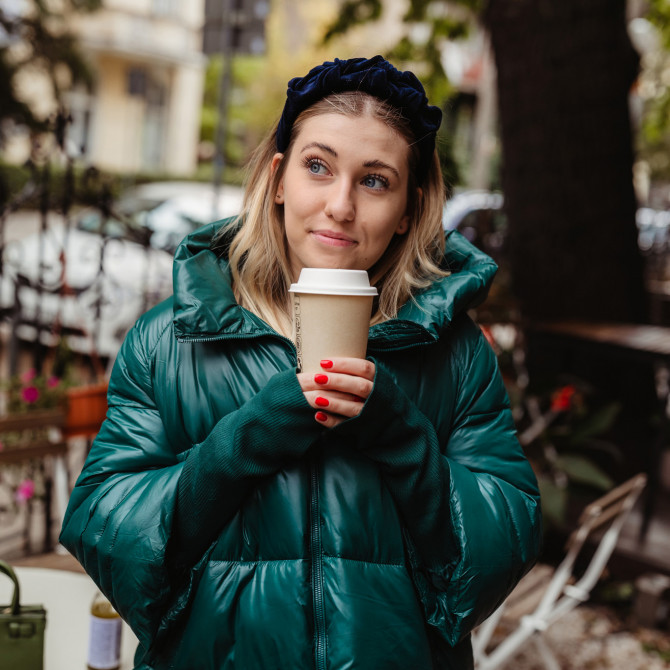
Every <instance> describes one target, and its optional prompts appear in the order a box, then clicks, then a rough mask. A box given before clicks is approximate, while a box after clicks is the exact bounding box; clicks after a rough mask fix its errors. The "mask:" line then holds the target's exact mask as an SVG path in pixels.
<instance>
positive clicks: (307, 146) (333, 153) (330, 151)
mask: <svg viewBox="0 0 670 670" xmlns="http://www.w3.org/2000/svg"><path fill="white" fill-rule="evenodd" d="M315 147H316V148H317V149H321V150H322V151H325V152H326V153H328V154H330V155H331V156H334V157H335V158H337V151H335V149H333V147H329V146H328V145H327V144H322V143H321V142H310V143H309V144H305V146H304V147H303V148H302V149H301V150H300V153H302V152H303V151H307V149H313V148H315Z"/></svg>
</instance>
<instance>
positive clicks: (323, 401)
mask: <svg viewBox="0 0 670 670" xmlns="http://www.w3.org/2000/svg"><path fill="white" fill-rule="evenodd" d="M314 402H315V403H316V404H317V405H318V406H319V407H328V405H330V403H329V402H328V398H322V397H321V396H319V397H318V398H317V399H316V400H315V401H314Z"/></svg>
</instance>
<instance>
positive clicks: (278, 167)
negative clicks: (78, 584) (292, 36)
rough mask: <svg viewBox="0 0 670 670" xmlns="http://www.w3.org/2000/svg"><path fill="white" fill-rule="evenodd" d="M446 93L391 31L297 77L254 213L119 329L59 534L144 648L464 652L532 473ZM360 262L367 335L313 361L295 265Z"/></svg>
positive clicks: (421, 660)
mask: <svg viewBox="0 0 670 670" xmlns="http://www.w3.org/2000/svg"><path fill="white" fill-rule="evenodd" d="M440 116H441V115H440V112H439V110H438V109H437V108H435V107H431V106H429V105H428V104H427V100H426V97H425V93H424V90H423V88H422V86H421V84H420V83H419V82H418V80H417V79H416V78H415V77H414V75H412V74H411V73H409V72H405V73H402V72H399V71H397V70H396V69H395V68H394V67H393V66H392V65H390V64H389V63H388V62H386V61H385V60H383V59H382V58H381V57H379V56H377V57H375V58H373V59H370V60H366V59H352V60H348V61H340V60H335V62H333V63H324V64H323V65H321V66H319V67H317V68H314V69H313V70H312V71H311V72H310V73H309V74H308V75H307V76H306V77H303V78H301V79H294V80H292V81H291V82H289V89H288V94H287V101H286V105H285V108H284V112H283V114H282V117H281V119H280V121H279V123H278V126H277V128H276V129H275V131H273V134H272V135H271V136H270V138H269V139H268V140H267V141H266V142H265V143H264V144H263V145H262V146H261V147H260V148H259V150H258V151H257V153H256V155H255V156H254V159H253V169H252V172H251V174H250V178H249V183H248V186H247V190H246V200H245V207H244V212H243V215H242V217H241V219H240V221H233V222H228V223H226V224H224V225H223V226H222V225H221V224H220V223H219V224H212V225H211V226H207V227H204V228H202V229H200V230H198V231H197V232H196V233H194V234H193V235H191V236H189V237H188V238H186V239H185V240H184V242H183V243H182V245H181V246H180V248H179V249H178V251H177V253H176V256H175V266H174V298H173V300H171V301H168V302H166V303H163V304H161V305H158V306H157V307H155V308H154V309H153V310H151V311H150V312H148V313H147V314H146V315H145V316H143V317H142V318H141V319H140V320H139V321H138V322H137V324H136V326H135V327H134V328H133V330H132V331H131V332H130V333H129V334H128V336H127V338H126V341H125V343H124V345H123V348H122V350H121V353H120V355H119V357H118V359H117V361H116V364H115V368H114V371H113V374H112V378H111V381H110V387H109V413H108V416H107V420H106V421H105V423H104V425H103V427H102V429H101V431H100V434H99V435H98V437H97V439H96V441H95V443H94V445H93V448H92V450H91V453H90V456H89V458H88V460H87V462H86V465H85V467H84V471H83V472H82V474H81V476H80V478H79V480H78V482H77V485H76V487H75V490H74V492H73V494H72V498H71V500H70V505H69V508H68V511H67V515H66V519H65V523H64V526H63V532H62V536H61V540H62V542H63V544H65V546H66V547H67V548H68V549H70V551H72V552H73V553H74V554H75V555H76V556H77V558H78V559H79V561H80V562H81V563H82V565H83V566H84V567H85V569H86V570H87V571H88V573H89V574H90V575H91V576H92V577H93V579H94V580H95V581H96V582H97V583H98V584H99V585H100V587H101V589H102V590H103V592H104V593H105V594H107V596H108V597H109V598H110V599H111V601H112V602H113V604H114V605H115V607H116V608H117V609H118V611H119V612H120V614H121V615H122V616H123V617H124V619H126V620H127V621H128V623H129V624H130V625H131V626H132V627H133V629H134V631H135V632H136V634H137V636H138V638H139V640H140V646H139V648H138V652H137V655H136V667H137V668H141V669H145V670H149V669H151V670H160V669H163V668H184V669H187V668H198V669H199V670H200V669H202V670H206V669H209V668H211V669H217V670H219V669H223V668H227V669H228V668H230V669H233V668H236V669H244V670H253V669H255V668H259V669H260V668H262V669H270V668H291V669H292V670H298V669H302V668H318V669H326V668H328V669H333V670H334V669H344V668H361V669H372V668H384V669H385V670H388V669H391V668H397V669H402V670H408V669H410V668H436V669H437V668H457V669H458V670H463V669H464V668H470V667H472V651H471V647H470V642H469V632H470V630H471V629H472V628H473V627H474V626H475V625H477V624H478V623H479V622H480V621H481V620H482V619H483V618H485V617H486V616H487V615H488V614H489V613H490V612H491V611H492V610H493V609H494V608H495V607H496V606H497V605H498V604H499V603H500V602H501V601H502V599H503V598H504V597H505V595H506V594H507V593H508V592H509V591H510V590H511V589H512V587H513V586H514V585H515V583H516V582H517V581H518V579H519V578H520V577H521V576H522V575H523V574H524V573H525V571H526V570H527V569H528V568H529V567H530V565H531V564H532V562H533V561H534V559H535V557H536V555H537V551H538V544H539V505H538V492H537V487H536V482H535V478H534V477H533V474H532V471H531V469H530V467H529V465H528V463H527V461H526V460H525V458H524V456H523V453H522V451H521V449H520V447H519V444H518V442H517V440H516V437H515V432H514V424H513V421H512V418H511V415H510V411H509V405H508V400H507V397H506V394H505V389H504V386H503V384H502V381H501V378H500V375H499V373H498V371H497V367H496V360H495V356H494V354H493V352H492V351H491V349H490V348H489V347H488V346H487V344H486V342H485V340H484V338H483V337H482V335H481V333H480V331H479V329H478V328H477V327H476V326H475V325H474V324H473V323H472V321H471V320H470V319H469V318H468V316H467V313H466V311H467V310H468V309H469V308H470V307H472V306H473V305H475V304H477V303H478V302H480V301H481V300H483V299H484V297H485V295H486V292H487V290H488V286H489V284H490V282H491V280H492V279H493V275H494V274H495V270H496V268H495V265H494V264H493V263H492V262H491V260H490V259H488V258H487V257H486V256H484V255H483V254H481V253H480V252H478V251H477V250H476V249H475V248H474V247H472V246H470V245H469V244H468V243H467V242H466V241H465V240H464V239H463V238H462V237H460V236H459V235H458V234H456V233H452V234H451V235H449V236H448V238H447V240H446V244H445V241H444V234H443V232H442V230H441V210H442V205H443V200H444V193H443V187H442V178H441V175H440V170H439V164H438V161H437V157H436V152H435V135H436V131H437V128H438V126H439V122H440ZM315 266H316V267H344V268H353V269H364V270H367V271H368V272H369V274H370V278H371V282H372V283H373V284H374V285H375V286H377V288H378V290H379V293H380V296H379V300H378V303H377V304H376V305H375V307H374V313H373V318H372V324H371V328H370V338H369V348H368V353H369V356H368V358H367V359H366V360H358V359H347V358H340V359H336V358H334V359H333V360H324V361H323V362H322V367H323V372H322V373H320V374H317V375H307V374H304V373H300V372H296V369H295V365H296V352H295V348H294V346H293V344H292V342H291V341H290V339H289V335H290V316H289V315H290V303H289V293H288V287H289V284H290V283H291V282H292V281H295V280H296V279H297V276H298V275H299V272H300V270H301V269H302V268H303V267H315Z"/></svg>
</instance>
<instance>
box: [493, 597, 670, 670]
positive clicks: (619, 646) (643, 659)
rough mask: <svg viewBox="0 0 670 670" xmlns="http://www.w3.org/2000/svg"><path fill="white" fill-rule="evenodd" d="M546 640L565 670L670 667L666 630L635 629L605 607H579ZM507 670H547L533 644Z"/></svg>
mask: <svg viewBox="0 0 670 670" xmlns="http://www.w3.org/2000/svg"><path fill="white" fill-rule="evenodd" d="M501 632H504V631H501ZM545 640H546V641H547V643H548V644H549V646H550V647H551V649H552V651H553V652H554V653H555V654H556V657H557V658H558V660H559V663H560V664H561V669H562V670H666V669H667V668H670V633H669V632H668V631H667V630H666V631H661V630H655V629H654V630H652V629H647V628H637V627H634V626H632V625H629V624H627V623H626V622H624V621H621V619H619V618H618V617H617V616H616V615H615V614H614V612H613V611H612V610H610V609H608V608H605V607H602V606H594V605H588V604H587V605H582V606H581V607H578V608H577V609H575V610H573V611H572V612H570V613H569V614H568V615H566V616H565V617H563V618H562V619H560V620H559V621H557V622H556V623H555V624H554V625H553V626H552V627H551V628H550V629H549V630H548V631H547V632H546V633H545ZM501 670H502V669H501ZM506 670H546V667H545V666H544V665H542V663H541V662H540V659H539V656H538V654H537V652H536V650H535V647H534V646H533V645H532V644H530V645H526V647H525V648H524V649H522V651H521V652H519V654H518V656H516V657H515V658H514V659H512V660H511V661H510V662H509V663H508V664H507V669H506Z"/></svg>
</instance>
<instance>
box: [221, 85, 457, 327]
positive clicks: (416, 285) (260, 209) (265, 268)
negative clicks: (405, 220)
mask: <svg viewBox="0 0 670 670" xmlns="http://www.w3.org/2000/svg"><path fill="white" fill-rule="evenodd" d="M333 112H336V113H339V114H344V115H345V116H351V117H360V116H366V115H367V116H371V117H372V118H376V119H379V120H381V121H383V122H384V123H385V124H386V125H387V126H388V127H389V128H391V129H393V130H395V131H396V132H398V133H399V134H400V135H401V136H402V137H403V138H405V139H406V140H407V142H408V144H409V147H410V151H409V183H408V194H407V195H408V203H407V212H408V215H409V229H408V231H407V233H405V234H404V235H395V236H394V237H393V239H392V240H391V243H390V244H389V246H388V248H387V249H386V251H385V252H384V255H383V256H382V257H381V259H380V260H379V261H378V262H377V263H376V264H375V265H374V266H373V267H372V268H370V270H369V274H370V283H371V284H372V285H373V286H376V287H377V289H378V291H379V298H378V299H377V300H376V303H375V306H374V308H373V314H372V319H371V324H374V323H379V322H381V321H385V320H387V319H390V318H393V317H394V316H396V315H397V313H398V310H399V309H400V307H401V306H402V305H403V304H404V303H405V302H407V300H409V299H410V298H411V297H412V295H413V293H415V292H416V291H418V290H420V289H422V288H425V287H427V286H429V285H430V284H431V283H432V282H433V281H434V280H435V279H436V278H438V277H441V276H444V275H445V274H448V273H447V272H446V271H444V270H442V269H441V268H440V259H441V257H442V254H443V248H444V233H443V230H442V208H443V205H444V200H445V189H444V183H443V181H442V174H441V170H440V164H439V160H438V157H437V152H433V157H432V163H431V165H430V166H429V168H428V170H427V174H426V177H425V178H424V179H423V182H422V183H420V184H419V183H417V181H416V173H417V164H418V160H419V153H418V150H417V149H416V147H414V141H415V138H414V136H413V134H412V132H411V130H410V127H409V123H408V122H407V120H406V119H404V118H403V116H402V115H401V113H400V111H399V110H397V109H396V108H394V107H392V106H390V105H388V104H387V103H385V102H384V101H383V100H380V99H378V98H375V97H374V96H371V95H369V94H367V93H363V92H359V91H348V92H344V93H337V94H333V95H330V96H328V97H326V98H324V99H322V100H320V101H318V102H316V103H315V104H314V105H312V106H311V107H309V108H307V109H306V110H304V111H303V112H302V113H301V114H300V116H298V118H297V119H296V121H295V123H294V124H293V129H292V133H291V141H290V143H289V146H288V148H287V150H286V153H285V155H284V158H283V159H282V160H281V161H280V163H279V166H278V167H277V169H276V170H274V172H273V171H272V169H271V163H272V158H273V157H274V155H275V154H276V153H277V149H276V146H275V133H276V126H275V128H274V129H273V130H272V131H271V132H270V133H269V135H268V136H267V137H266V138H265V140H264V141H263V142H262V143H261V144H260V146H259V147H258V148H257V150H256V151H255V152H254V153H253V155H252V157H251V160H250V163H249V173H248V178H247V186H246V190H245V198H244V204H243V208H242V212H241V214H240V217H238V219H237V220H236V221H234V222H232V223H231V224H230V226H229V227H226V228H225V229H223V230H222V231H220V233H219V235H217V237H216V238H215V241H214V246H215V248H216V246H218V245H219V243H220V242H221V241H222V239H223V237H225V236H227V233H228V231H229V230H230V228H233V227H238V230H237V232H236V233H235V234H234V238H233V239H232V242H231V243H230V246H229V249H228V258H229V263H230V269H231V273H232V278H233V288H234V293H235V298H236V299H237V301H238V303H239V304H240V305H242V306H243V307H245V308H247V309H249V310H250V311H252V312H254V313H255V314H257V315H258V316H260V317H261V318H262V319H264V320H265V321H266V322H267V323H269V324H270V325H271V326H272V327H273V328H274V329H275V330H277V331H278V332H279V333H281V334H283V335H286V336H290V333H291V302H290V294H289V292H288V289H289V285H290V283H291V281H292V275H291V266H290V262H289V253H288V244H287V241H286V236H285V234H284V222H283V211H284V209H283V206H282V205H279V204H277V203H276V202H275V195H276V193H277V189H278V187H279V183H280V182H281V180H282V177H283V175H284V170H285V166H286V164H287V162H288V157H289V156H290V154H291V151H292V149H293V146H294V142H295V138H296V137H297V136H298V134H299V133H300V128H301V126H302V124H303V123H304V122H305V120H306V119H308V118H311V117H314V116H317V115H319V114H326V113H333ZM419 189H420V190H419Z"/></svg>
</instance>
